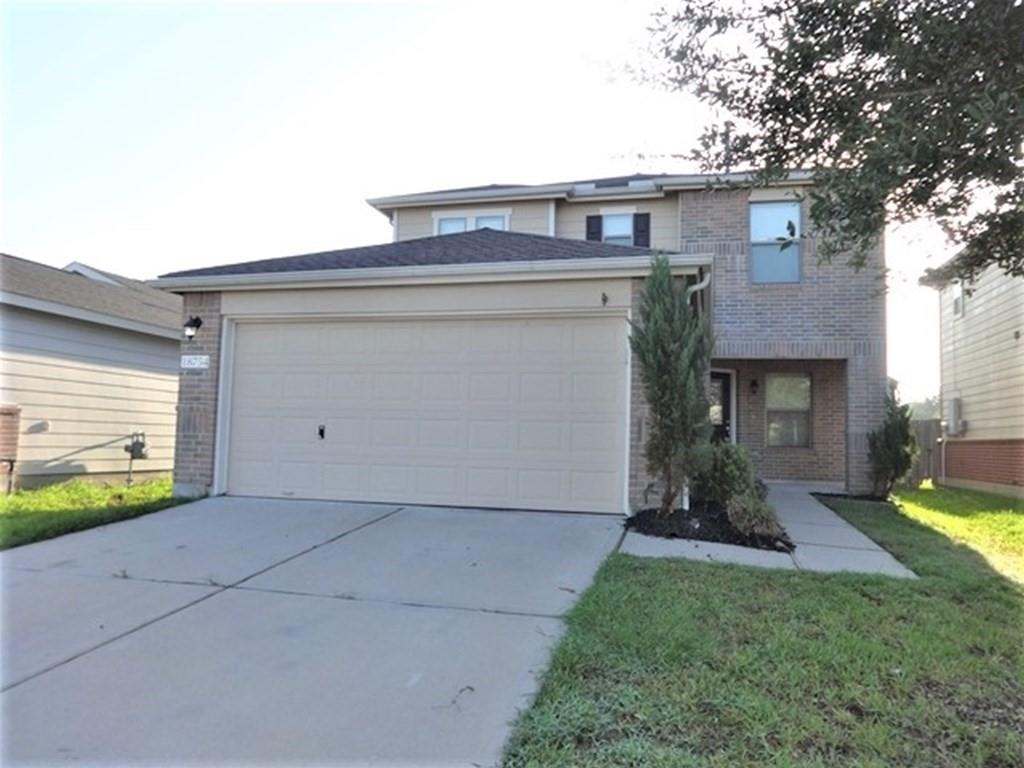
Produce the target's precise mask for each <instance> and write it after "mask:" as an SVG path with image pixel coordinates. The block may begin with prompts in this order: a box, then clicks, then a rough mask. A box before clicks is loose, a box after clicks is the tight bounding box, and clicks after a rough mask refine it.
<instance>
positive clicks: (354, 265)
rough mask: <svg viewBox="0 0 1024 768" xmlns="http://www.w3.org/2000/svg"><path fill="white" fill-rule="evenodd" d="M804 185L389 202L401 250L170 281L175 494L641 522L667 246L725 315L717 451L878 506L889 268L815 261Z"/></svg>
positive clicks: (625, 183)
mask: <svg viewBox="0 0 1024 768" xmlns="http://www.w3.org/2000/svg"><path fill="white" fill-rule="evenodd" d="M808 183H809V176H808V175H806V174H800V173H794V174H792V175H791V176H790V177H789V179H788V180H787V181H786V182H785V183H784V184H780V185H777V186H772V187H767V188H765V187H758V188H752V187H751V186H750V180H749V177H747V176H745V175H740V174H737V175H734V176H731V177H726V178H722V177H716V178H715V179H712V178H710V177H705V176H696V175H694V176H673V175H637V176H630V177H623V178H610V179H596V180H591V181H581V182H568V183H562V184H545V185H532V186H530V185H491V186H486V187H478V188H472V189H456V190H446V191H439V192H428V193H420V194H410V195H400V196H394V197H386V198H377V199H373V200H370V201H369V202H370V204H371V205H372V206H374V207H375V208H376V209H377V210H379V211H380V212H381V213H382V214H384V215H386V216H387V217H388V218H389V220H390V222H391V225H392V229H393V235H394V236H393V242H392V243H388V244H384V245H378V246H371V247H364V248H351V249H347V250H340V251H331V252H326V253H317V254H309V255H304V256H293V257H289V258H282V259H270V260H264V261H256V262H246V263H241V264H233V265H228V266H221V267H211V268H207V269H198V270H191V271H187V272H178V273H174V274H171V275H166V276H164V277H163V278H162V279H161V280H160V281H159V284H160V285H161V286H162V287H164V288H166V289H168V290H172V291H175V292H179V293H182V294H183V295H184V298H185V308H184V314H185V320H186V324H187V325H189V326H190V329H191V330H190V334H189V335H190V338H189V340H186V341H184V342H183V347H182V353H183V358H182V359H183V362H184V364H185V366H187V367H185V368H184V370H183V371H182V378H181V387H180V401H179V424H178V451H177V458H176V470H175V471H176V481H177V484H178V490H179V492H183V493H193V494H195V493H205V492H210V493H214V494H219V493H228V494H237V495H259V496H281V497H295V498H320V499H324V498H326V499H352V500H370V501H372V500H377V501H388V502H406V503H421V504H448V505H458V506H480V507H508V508H529V509H554V510H578V511H591V512H617V513H620V512H624V511H628V510H629V509H634V508H636V507H638V506H640V505H642V504H643V503H644V501H643V494H644V489H645V488H646V486H647V485H648V478H647V476H646V472H645V467H644V459H643V444H644V439H645V431H646V417H645V408H646V406H645V403H644V398H643V392H642V389H641V387H640V384H639V380H638V375H637V371H636V370H635V368H634V367H633V366H632V361H631V359H630V357H631V356H630V354H629V345H628V334H629V319H630V317H631V314H632V312H633V311H634V308H635V306H636V303H637V300H638V296H639V293H640V290H641V287H642V285H643V280H644V277H645V275H646V274H647V273H648V271H649V267H650V258H651V254H652V252H653V251H655V250H657V251H662V252H665V253H667V254H669V258H670V262H671V264H672V266H673V268H674V270H675V271H676V272H677V274H679V275H680V277H681V278H685V279H687V280H689V281H691V282H692V283H693V284H695V285H699V286H701V293H700V299H701V303H702V306H704V307H705V308H706V309H707V311H710V313H711V316H712V321H713V329H714V334H715V359H714V362H713V368H714V371H713V379H712V382H711V386H712V391H713V401H714V404H713V406H712V418H713V420H714V421H715V423H716V427H717V430H718V432H719V435H720V437H721V438H722V439H729V440H733V441H735V442H738V443H740V444H741V445H744V446H745V447H746V448H747V449H748V450H749V452H750V454H751V456H752V458H753V461H754V463H755V464H756V466H757V469H758V471H759V472H760V474H761V475H762V476H763V477H765V478H767V479H778V480H794V481H803V482H818V483H822V484H828V485H830V486H833V487H845V488H847V489H848V490H850V491H852V492H863V491H866V490H868V489H869V488H870V482H869V476H868V475H869V473H868V466H867V456H866V451H867V445H866V436H867V433H868V432H869V431H870V430H871V429H873V428H874V427H875V426H876V425H877V423H878V422H879V420H880V418H881V416H882V412H883V398H884V396H885V393H886V386H887V379H886V370H885V314H884V295H883V292H882V290H881V288H882V285H881V281H880V271H881V268H882V266H883V263H882V262H883V256H882V253H881V251H879V252H878V253H877V254H875V255H874V258H873V260H872V263H871V264H870V265H869V268H867V269H865V270H862V271H859V272H858V271H854V270H853V269H851V268H850V267H849V266H847V265H845V264H842V263H829V264H819V263H818V259H817V255H816V250H815V239H814V237H813V233H811V232H809V231H808V229H807V205H806V202H805V200H804V196H803V195H802V192H803V191H806V188H807V184H808ZM792 234H795V235H796V236H797V237H796V242H795V243H793V244H791V245H789V246H788V247H784V246H783V245H781V244H780V240H779V239H780V238H786V237H788V236H790V235H792Z"/></svg>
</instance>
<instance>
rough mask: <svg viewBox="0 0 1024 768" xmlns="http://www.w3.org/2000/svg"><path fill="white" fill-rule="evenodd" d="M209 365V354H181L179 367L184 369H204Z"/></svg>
mask: <svg viewBox="0 0 1024 768" xmlns="http://www.w3.org/2000/svg"><path fill="white" fill-rule="evenodd" d="M209 367H210V356H209V355H182V356H181V368H182V370H186V371H205V370H206V369H207V368H209Z"/></svg>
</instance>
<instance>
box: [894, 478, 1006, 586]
mask: <svg viewBox="0 0 1024 768" xmlns="http://www.w3.org/2000/svg"><path fill="white" fill-rule="evenodd" d="M896 500H897V502H898V503H899V505H900V507H901V508H902V509H903V512H904V514H906V515H907V516H908V517H910V518H912V519H914V520H917V521H918V522H920V523H924V524H925V525H927V526H928V527H929V528H934V529H935V530H937V531H941V532H942V533H944V534H945V535H946V536H948V537H949V538H951V539H955V540H956V541H959V542H962V543H964V544H966V545H967V546H969V547H971V548H972V549H974V550H975V551H977V552H979V553H980V554H981V555H982V556H983V557H984V558H985V559H986V560H988V562H989V565H991V566H992V567H993V568H995V569H996V570H997V571H999V572H1000V573H1002V574H1003V575H1005V576H1007V577H1009V578H1011V579H1013V580H1014V581H1016V582H1017V583H1019V584H1024V501H1022V500H1020V499H1011V498H1008V497H1006V496H996V495H994V494H991V493H981V492H980V491H968V490H960V489H956V488H933V487H932V486H931V485H924V486H922V487H921V488H919V489H918V490H914V491H910V490H903V491H899V492H898V493H897V496H896Z"/></svg>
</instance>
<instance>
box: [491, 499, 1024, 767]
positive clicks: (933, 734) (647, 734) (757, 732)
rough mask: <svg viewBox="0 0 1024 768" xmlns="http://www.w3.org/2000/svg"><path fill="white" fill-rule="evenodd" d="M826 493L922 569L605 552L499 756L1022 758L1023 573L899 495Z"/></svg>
mask: <svg viewBox="0 0 1024 768" xmlns="http://www.w3.org/2000/svg"><path fill="white" fill-rule="evenodd" d="M927 498H929V499H931V500H932V503H933V504H935V503H936V500H937V498H938V497H935V496H930V497H927ZM904 499H906V496H904ZM831 503H833V504H834V505H835V507H836V509H837V511H839V512H840V513H841V514H842V515H843V516H844V517H846V518H847V519H849V520H851V521H852V522H853V523H854V524H855V525H856V526H857V527H859V528H861V529H862V530H863V531H865V532H866V533H867V534H868V535H870V536H871V537H872V538H874V539H875V540H876V541H878V542H880V543H881V544H882V545H883V546H885V547H886V548H888V549H889V550H890V551H891V552H893V553H894V554H895V555H896V556H897V557H898V558H899V559H900V560H901V561H902V562H904V563H905V564H907V565H908V566H909V567H911V568H912V569H914V571H915V572H917V573H918V574H919V575H920V577H921V578H920V579H919V580H916V581H910V580H907V581H904V580H896V579H888V578H884V577H879V576H874V577H869V576H857V575H853V574H834V575H825V574H811V573H793V572H785V571H767V570H756V569H749V568H742V567H737V566H725V565H717V564H711V563H697V562H689V561H682V560H678V561H672V560H648V559H640V558H633V557H629V556H626V555H614V556H612V557H611V558H609V560H608V561H607V562H606V563H605V564H604V566H603V567H602V568H601V570H600V571H599V573H598V575H597V577H596V581H595V584H594V586H593V587H592V588H591V589H590V590H588V591H587V592H586V593H585V594H584V595H583V597H582V598H581V600H580V602H579V603H578V604H577V606H576V607H575V608H574V609H573V610H572V612H571V613H570V615H569V617H568V621H567V623H568V627H567V631H566V634H565V636H564V638H563V640H562V642H561V643H560V644H559V646H558V647H557V649H556V650H555V653H554V656H553V660H552V664H551V667H550V669H549V671H548V672H547V674H546V676H545V679H544V683H543V686H542V689H541V692H540V694H539V696H538V698H537V701H536V702H535V703H534V705H533V707H532V708H531V709H529V710H527V711H526V712H525V713H523V715H522V716H521V717H520V720H519V722H518V724H517V727H516V730H515V732H514V734H513V737H512V739H511V741H510V744H509V747H508V749H507V752H506V756H505V764H506V766H681V767H685V766H723V767H724V766H777V767H782V766H821V767H822V768H824V767H825V766H864V767H868V766H871V767H873V768H883V766H884V767H886V768H888V767H889V766H921V767H922V768H947V767H948V768H954V767H956V768H962V767H965V766H979V767H980V766H987V767H992V768H996V767H1004V766H1024V643H1022V637H1024V591H1022V588H1021V586H1020V585H1018V584H1014V583H1013V582H1012V581H1010V580H1009V579H1007V578H1005V577H1004V576H1002V575H1001V574H999V573H997V572H996V571H994V570H993V569H992V568H991V567H990V565H989V563H988V561H987V560H986V558H985V557H982V556H980V555H979V554H978V553H977V552H975V551H974V550H972V549H971V548H969V547H968V546H965V545H964V544H961V543H959V542H957V541H954V540H951V539H950V538H949V537H948V536H947V535H945V534H944V533H942V532H940V531H938V530H935V529H933V528H931V527H929V526H928V525H925V524H922V523H921V522H918V521H917V520H915V519H911V518H910V517H909V516H906V515H902V514H899V513H898V511H897V510H896V509H895V508H894V507H893V506H891V505H888V504H880V503H872V502H855V501H847V500H842V501H838V500H834V501H832V502H831ZM961 516H966V513H963V514H962V515H961ZM1011 527H1012V526H1011ZM965 536H966V534H965ZM997 538H1000V540H1001V542H1002V543H1001V544H1000V545H999V546H1000V547H1002V546H1003V545H1004V544H1006V541H1005V540H1004V538H1003V537H997ZM1010 548H1011V549H1012V545H1010Z"/></svg>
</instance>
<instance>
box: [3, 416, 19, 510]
mask: <svg viewBox="0 0 1024 768" xmlns="http://www.w3.org/2000/svg"><path fill="white" fill-rule="evenodd" d="M20 435H21V408H20V407H19V406H17V405H0V488H2V489H3V490H4V491H6V490H7V488H8V487H11V486H12V485H13V478H12V477H11V474H12V472H11V468H12V464H11V462H15V463H14V464H13V470H14V474H16V473H17V471H18V465H17V460H18V438H19V437H20Z"/></svg>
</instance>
